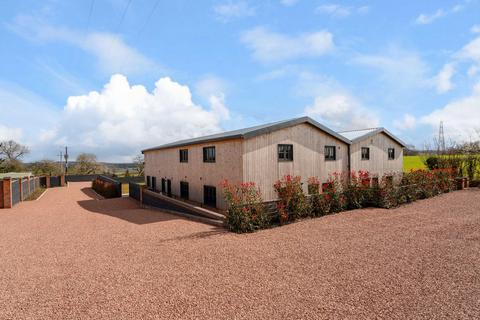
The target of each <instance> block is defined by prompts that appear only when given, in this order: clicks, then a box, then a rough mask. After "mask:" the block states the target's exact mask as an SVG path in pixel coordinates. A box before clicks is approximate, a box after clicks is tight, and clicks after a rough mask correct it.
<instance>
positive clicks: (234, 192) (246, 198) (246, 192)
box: [221, 180, 270, 233]
mask: <svg viewBox="0 0 480 320" xmlns="http://www.w3.org/2000/svg"><path fill="white" fill-rule="evenodd" d="M221 187H222V188H223V196H224V198H225V201H226V202H227V207H228V209H227V213H226V221H225V222H226V224H227V226H228V228H229V229H230V231H233V232H238V233H241V232H252V231H255V230H258V229H263V228H265V227H267V226H268V225H269V223H270V221H269V217H268V214H267V211H266V208H265V206H264V204H263V199H262V195H261V193H260V189H259V188H258V187H256V186H255V183H253V182H247V183H241V184H236V185H231V184H230V183H228V181H227V180H225V181H223V182H222V183H221Z"/></svg>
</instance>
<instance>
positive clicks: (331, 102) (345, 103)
mask: <svg viewBox="0 0 480 320" xmlns="http://www.w3.org/2000/svg"><path fill="white" fill-rule="evenodd" d="M304 112H305V114H306V115H308V116H310V117H313V118H316V119H318V120H319V121H321V122H324V123H326V124H327V125H329V126H331V127H332V128H335V129H336V130H352V129H362V128H371V127H377V126H378V124H379V120H378V118H377V117H376V116H375V115H374V114H372V113H370V112H368V110H366V109H365V108H364V107H363V106H362V105H361V104H360V103H359V102H358V101H357V100H356V99H355V98H353V97H351V96H349V95H348V94H345V93H335V94H331V95H328V96H317V97H316V98H315V99H314V102H313V104H312V105H309V106H307V107H306V108H305V110H304Z"/></svg>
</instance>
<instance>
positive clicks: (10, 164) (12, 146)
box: [0, 140, 30, 172]
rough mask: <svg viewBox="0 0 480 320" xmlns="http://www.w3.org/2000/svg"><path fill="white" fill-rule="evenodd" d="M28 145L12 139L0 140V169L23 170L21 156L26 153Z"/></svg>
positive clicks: (7, 170)
mask: <svg viewBox="0 0 480 320" xmlns="http://www.w3.org/2000/svg"><path fill="white" fill-rule="evenodd" d="M29 152H30V150H29V149H28V147H26V146H24V145H21V144H20V143H17V142H15V141H13V140H8V141H1V142H0V171H2V172H11V171H17V172H18V171H23V170H24V166H23V163H22V160H21V159H22V158H23V156H24V155H26V154H28V153H29Z"/></svg>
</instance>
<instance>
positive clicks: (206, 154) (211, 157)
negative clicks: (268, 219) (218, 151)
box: [203, 147, 215, 162]
mask: <svg viewBox="0 0 480 320" xmlns="http://www.w3.org/2000/svg"><path fill="white" fill-rule="evenodd" d="M203 162H215V147H205V148H203Z"/></svg>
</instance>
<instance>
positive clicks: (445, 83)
mask: <svg viewBox="0 0 480 320" xmlns="http://www.w3.org/2000/svg"><path fill="white" fill-rule="evenodd" d="M454 73H455V67H454V65H453V64H451V63H447V64H445V65H444V66H443V68H442V70H440V72H439V73H438V75H437V76H436V77H435V79H434V80H435V83H436V88H437V91H438V92H439V93H445V92H448V91H450V90H451V89H452V88H453V84H452V76H453V75H454Z"/></svg>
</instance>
